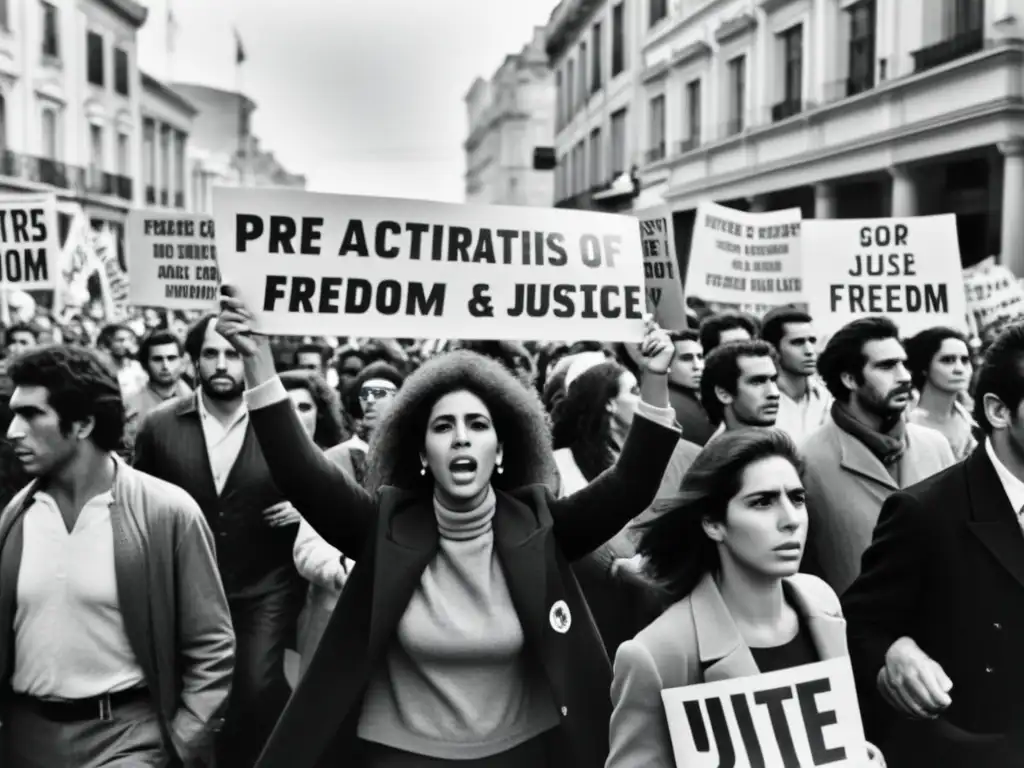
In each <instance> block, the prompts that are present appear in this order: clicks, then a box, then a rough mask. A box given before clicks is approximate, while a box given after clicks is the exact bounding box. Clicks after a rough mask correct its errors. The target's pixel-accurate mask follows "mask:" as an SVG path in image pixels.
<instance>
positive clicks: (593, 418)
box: [551, 360, 626, 481]
mask: <svg viewBox="0 0 1024 768" xmlns="http://www.w3.org/2000/svg"><path fill="white" fill-rule="evenodd" d="M625 372H626V369H625V368H624V367H623V366H621V365H619V364H618V363H616V362H615V361H613V360H609V361H608V362H607V363H600V364H599V365H595V366H594V367H593V368H591V369H590V370H589V371H586V372H584V373H582V374H580V376H579V378H577V379H576V381H574V382H573V383H572V386H571V387H569V391H568V392H566V393H565V396H564V397H563V398H562V399H561V400H560V401H559V402H558V404H557V406H555V409H554V411H553V412H552V414H551V418H552V421H553V422H554V427H553V428H552V435H553V437H554V445H555V449H556V450H557V449H559V448H569V449H570V450H571V451H572V456H573V459H575V460H576V465H577V466H578V467H579V468H580V471H581V472H582V473H583V476H584V477H585V478H586V479H587V480H588V481H589V480H593V479H594V478H595V477H597V476H598V475H600V474H601V473H602V472H604V471H605V470H606V469H608V467H610V466H611V465H612V464H614V463H615V454H614V452H613V451H612V447H611V443H610V441H609V436H610V434H611V418H612V417H611V414H610V413H609V412H608V409H607V408H606V407H605V406H606V405H607V404H608V401H609V400H611V399H612V398H613V397H615V396H616V395H617V394H618V392H619V379H620V378H621V377H622V374H623V373H625Z"/></svg>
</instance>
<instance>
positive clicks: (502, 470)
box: [497, 464, 505, 475]
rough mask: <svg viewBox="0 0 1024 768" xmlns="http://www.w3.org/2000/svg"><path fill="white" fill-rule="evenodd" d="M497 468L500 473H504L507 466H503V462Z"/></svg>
mask: <svg viewBox="0 0 1024 768" xmlns="http://www.w3.org/2000/svg"><path fill="white" fill-rule="evenodd" d="M497 470H498V474H499V475H501V474H504V472H505V468H504V467H503V466H501V464H499V465H498V466H497Z"/></svg>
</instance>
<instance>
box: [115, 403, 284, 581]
mask: <svg viewBox="0 0 1024 768" xmlns="http://www.w3.org/2000/svg"><path fill="white" fill-rule="evenodd" d="M199 396H200V395H199V393H198V392H197V393H195V394H194V395H191V396H190V397H181V398H177V399H175V400H170V401H168V402H166V403H163V404H162V405H160V406H158V407H157V408H155V409H154V410H152V411H150V412H149V413H148V414H147V415H146V417H145V418H144V419H143V421H142V424H141V425H140V426H139V431H138V434H137V436H136V438H135V460H134V462H133V466H134V467H135V468H136V469H140V470H142V471H143V472H148V473H149V474H151V475H154V476H155V477H159V478H161V479H162V480H166V481H167V482H169V483H173V484H174V485H177V486H178V487H179V488H184V489H185V490H186V491H188V493H189V495H190V496H191V497H192V498H193V499H195V500H196V501H197V502H198V503H199V508H200V509H202V510H203V515H205V517H206V520H207V522H208V523H209V525H210V528H211V529H212V530H213V534H214V538H215V540H216V542H217V563H218V565H219V566H220V572H221V578H222V579H223V581H224V589H225V590H226V592H227V594H228V597H240V596H243V595H249V596H252V595H256V594H262V593H263V592H265V591H267V590H268V589H272V588H274V587H278V586H282V585H284V584H288V585H292V584H294V583H298V579H299V577H298V574H297V572H296V571H295V565H294V562H293V560H292V546H293V545H294V544H295V535H296V534H297V533H298V526H297V525H290V526H286V527H280V528H274V527H271V526H270V525H269V524H268V523H267V522H266V521H265V520H264V518H263V514H262V513H263V510H265V509H267V508H268V507H270V506H272V505H274V504H277V503H278V502H280V501H284V499H285V496H284V495H283V494H282V493H281V491H280V490H278V487H277V486H276V485H275V484H274V481H273V480H272V479H271V476H270V471H269V470H268V469H267V463H266V461H265V460H264V458H263V452H262V451H261V450H260V443H259V441H258V440H257V439H256V434H255V433H254V432H253V428H252V425H251V424H250V425H249V426H248V427H246V435H245V442H244V443H243V444H242V450H241V452H240V453H239V454H238V459H237V460H236V461H235V464H234V466H233V467H232V468H231V472H230V473H229V474H228V477H227V481H226V482H225V484H224V490H223V491H222V492H221V493H220V494H219V495H218V493H217V488H216V485H214V482H213V472H212V471H211V469H210V459H209V455H208V454H207V450H206V437H205V436H204V435H203V426H202V424H201V422H200V416H199V410H198V406H197V404H196V398H197V397H199Z"/></svg>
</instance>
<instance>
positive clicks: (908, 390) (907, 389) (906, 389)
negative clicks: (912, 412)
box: [889, 384, 914, 397]
mask: <svg viewBox="0 0 1024 768" xmlns="http://www.w3.org/2000/svg"><path fill="white" fill-rule="evenodd" d="M912 394H914V387H913V385H912V384H907V385H905V386H902V387H897V388H896V389H894V390H893V391H892V392H890V393H889V397H898V396H899V395H912Z"/></svg>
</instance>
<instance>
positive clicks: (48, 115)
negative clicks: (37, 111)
mask: <svg viewBox="0 0 1024 768" xmlns="http://www.w3.org/2000/svg"><path fill="white" fill-rule="evenodd" d="M42 129H43V130H42V134H43V136H42V138H43V146H42V149H43V157H45V158H47V159H48V160H57V159H58V157H59V155H60V153H59V151H58V150H59V149H60V142H59V140H58V139H59V137H58V133H57V132H58V130H59V126H58V124H57V110H56V109H55V108H53V107H45V108H44V109H43V114H42Z"/></svg>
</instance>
